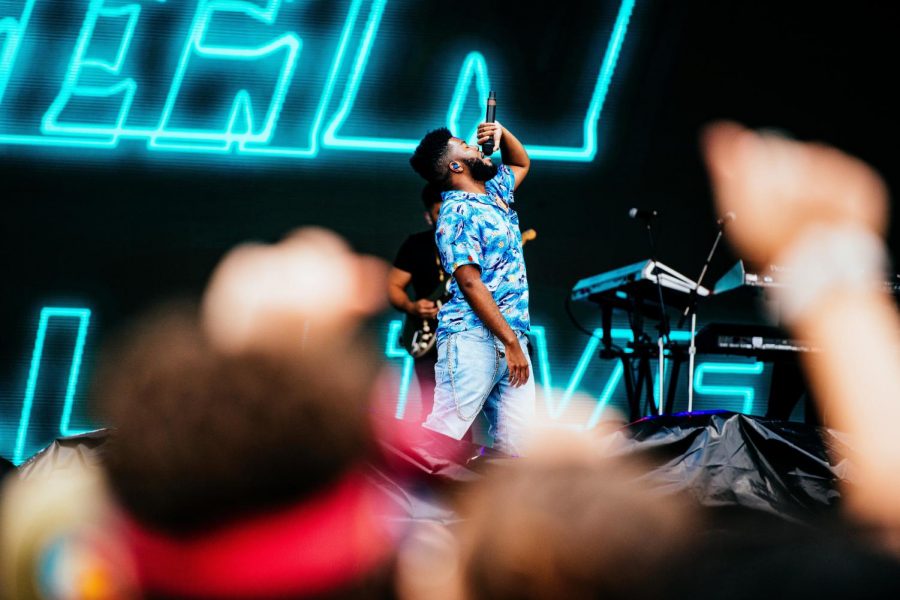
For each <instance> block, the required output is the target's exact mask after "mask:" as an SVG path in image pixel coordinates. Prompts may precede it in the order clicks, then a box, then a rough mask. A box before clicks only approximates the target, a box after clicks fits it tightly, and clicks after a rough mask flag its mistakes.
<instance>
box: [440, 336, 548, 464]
mask: <svg viewBox="0 0 900 600" xmlns="http://www.w3.org/2000/svg"><path fill="white" fill-rule="evenodd" d="M519 344H520V345H521V346H522V351H523V352H524V353H525V358H526V360H528V366H529V376H528V381H527V382H526V383H525V385H523V386H521V387H513V386H512V385H510V383H509V368H508V366H507V364H506V356H505V351H504V349H503V344H502V343H500V341H499V340H498V339H497V338H496V337H494V334H493V333H491V332H490V330H489V329H487V328H486V327H484V326H481V327H476V328H474V329H469V330H466V331H461V332H459V333H452V334H450V335H449V336H447V337H446V338H444V339H442V340H440V341H439V342H438V360H437V364H436V365H435V367H434V379H435V388H434V407H433V408H432V410H431V414H430V415H428V418H427V419H426V420H425V423H424V426H425V427H427V428H428V429H431V430H433V431H437V432H439V433H443V434H444V435H447V436H450V437H452V438H454V439H457V440H458V439H462V437H463V436H464V435H465V433H466V431H468V429H469V427H471V426H472V423H473V422H474V421H475V418H476V417H477V416H478V413H480V412H481V411H482V410H484V412H485V415H486V416H487V418H488V422H489V423H490V433H491V436H492V437H493V438H494V448H496V449H497V450H500V451H501V452H505V453H507V454H511V455H520V454H521V453H522V448H523V442H524V437H525V433H526V428H527V427H528V425H529V424H530V422H531V420H532V418H533V416H534V412H535V391H534V372H533V369H532V367H531V359H530V358H529V357H528V347H527V344H528V339H527V338H526V337H525V334H524V333H520V334H519Z"/></svg>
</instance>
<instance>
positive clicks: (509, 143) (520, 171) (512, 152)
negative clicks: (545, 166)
mask: <svg viewBox="0 0 900 600" xmlns="http://www.w3.org/2000/svg"><path fill="white" fill-rule="evenodd" d="M498 130H499V133H498ZM498 135H499V137H500V152H501V154H502V155H503V164H504V165H506V166H507V167H509V168H510V170H511V171H512V172H513V175H515V177H516V184H515V187H516V188H518V187H519V185H520V184H521V183H522V181H524V180H525V177H526V175H528V169H530V168H531V159H530V158H528V152H526V151H525V146H523V145H522V142H520V141H519V139H518V138H517V137H516V136H514V135H513V134H512V133H510V132H509V130H508V129H507V128H506V127H504V126H502V125H500V124H499V123H482V124H481V125H479V126H478V143H479V144H484V142H486V141H487V140H489V139H490V138H491V137H492V136H493V137H494V140H495V143H496V140H497V136H498Z"/></svg>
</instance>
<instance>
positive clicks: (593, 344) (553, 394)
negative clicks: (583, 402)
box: [12, 307, 765, 464]
mask: <svg viewBox="0 0 900 600" xmlns="http://www.w3.org/2000/svg"><path fill="white" fill-rule="evenodd" d="M51 319H58V320H60V319H68V320H73V319H74V320H75V321H76V322H77V326H78V330H77V334H76V337H75V343H74V346H73V348H72V354H71V359H70V361H69V364H68V377H67V380H66V390H65V396H64V398H63V406H62V414H61V417H60V421H59V433H60V434H61V435H64V436H66V435H75V434H77V433H81V431H79V430H75V429H73V428H72V427H71V420H72V413H73V409H74V403H75V391H76V388H77V386H78V381H79V375H80V372H81V364H82V360H83V356H84V349H85V340H86V338H87V333H88V327H89V325H90V320H91V311H90V309H87V308H62V307H44V308H43V309H42V310H41V313H40V320H39V323H38V329H37V334H36V336H35V341H34V349H33V351H32V355H31V367H30V369H29V373H28V380H27V384H26V388H25V395H24V399H23V401H22V408H21V414H20V417H19V424H18V430H17V435H16V440H15V445H14V448H13V456H12V460H13V462H14V463H15V464H20V463H21V462H22V460H23V459H24V458H25V457H26V445H27V444H26V443H27V441H28V434H29V428H30V426H31V418H32V412H33V407H34V398H35V392H36V389H37V387H38V384H39V379H40V375H41V371H42V369H41V367H42V362H44V361H43V360H42V359H43V354H44V347H45V340H46V336H47V330H48V327H49V325H50V321H51ZM401 327H402V323H401V321H398V320H393V321H391V322H390V323H389V324H388V327H387V339H386V343H385V355H386V356H387V357H388V358H390V359H394V360H401V361H402V362H401V365H402V366H401V372H400V382H399V385H398V390H397V404H396V410H395V417H396V418H398V419H402V418H403V417H404V414H405V411H406V406H407V399H408V394H409V388H410V385H411V383H412V380H413V372H414V369H413V359H412V358H411V357H410V356H409V355H408V354H407V353H406V352H405V351H404V350H403V349H402V348H400V347H399V346H398V345H397V339H398V337H399V333H400V329H401ZM611 334H612V337H613V338H614V339H617V340H625V341H627V340H630V339H632V332H631V330H629V329H613V330H612V332H611ZM601 337H602V331H601V330H599V329H598V330H596V331H595V332H594V336H593V337H591V338H589V340H588V342H587V344H586V345H585V347H584V350H583V351H582V353H581V357H580V358H579V360H578V362H577V364H576V365H575V368H574V370H573V371H572V373H571V374H570V376H569V380H568V383H567V384H566V387H565V389H564V390H562V393H561V395H560V396H559V398H558V399H557V394H558V393H559V391H558V390H555V389H554V386H553V379H552V374H551V356H550V353H549V352H548V347H547V331H546V329H545V328H544V327H543V326H540V325H534V326H532V331H531V340H532V342H533V343H534V345H535V351H536V353H535V358H536V365H535V371H536V373H535V375H536V377H537V378H538V380H539V382H540V384H541V389H542V394H543V397H542V399H543V402H544V406H545V409H546V412H547V414H548V416H549V417H550V418H551V419H554V420H559V419H561V418H562V417H563V415H564V413H565V411H566V409H567V408H568V407H569V405H570V404H571V402H572V400H573V397H574V395H575V393H576V392H578V391H579V390H582V388H583V387H584V378H585V375H586V373H587V369H588V366H589V363H590V362H591V361H592V360H595V359H596V357H597V356H598V353H597V350H598V349H599V344H600V339H601ZM688 338H689V336H688V333H687V332H684V331H676V332H673V333H672V339H674V340H676V341H686V340H687V339H688ZM764 366H765V365H764V364H763V363H759V362H757V363H722V362H704V363H699V364H698V365H697V367H696V375H695V378H694V382H695V385H694V389H695V390H696V391H697V393H699V394H706V395H709V396H713V397H717V398H723V397H724V398H740V399H742V400H743V404H742V409H741V412H744V413H749V412H750V411H751V410H752V408H753V403H754V400H755V398H756V390H755V388H754V387H753V385H752V384H751V382H752V381H753V380H752V379H751V380H748V381H747V383H746V384H744V385H735V384H729V385H724V384H720V385H710V384H708V383H707V381H706V378H707V377H708V376H709V375H723V376H724V375H727V376H731V378H733V377H734V376H751V377H755V376H759V375H761V374H762V373H763V370H764ZM622 375H623V371H622V365H621V362H619V361H615V364H614V365H613V367H612V371H611V372H609V374H608V375H607V376H606V380H605V382H604V383H603V384H602V386H601V390H600V393H599V394H597V395H596V396H595V397H596V404H595V405H594V408H593V410H592V411H591V414H590V415H589V416H588V418H587V420H586V421H585V422H584V423H583V424H580V425H579V427H580V428H584V429H592V428H593V427H595V426H596V425H597V424H598V423H599V421H600V418H601V417H602V415H603V412H604V411H605V409H606V408H607V406H608V405H609V403H610V402H611V401H612V400H613V396H614V394H615V392H616V391H617V390H620V389H621V382H622ZM729 381H730V379H729Z"/></svg>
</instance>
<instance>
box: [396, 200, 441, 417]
mask: <svg viewBox="0 0 900 600" xmlns="http://www.w3.org/2000/svg"><path fill="white" fill-rule="evenodd" d="M422 204H423V205H424V206H425V221H426V222H427V223H428V224H429V225H430V226H431V227H430V228H429V229H428V230H426V231H421V232H419V233H414V234H413V235H411V236H409V237H408V238H406V240H405V241H404V242H403V245H402V246H400V250H399V251H398V252H397V257H396V258H395V259H394V266H393V268H392V269H391V272H390V275H389V277H388V298H389V299H390V302H391V304H392V305H393V306H394V308H396V309H397V310H399V311H401V312H403V313H405V314H406V323H405V326H404V335H403V336H402V340H401V345H402V346H403V347H404V348H405V349H406V351H407V352H409V353H410V354H411V355H412V356H413V357H414V358H415V363H414V364H415V369H416V379H418V381H419V390H420V394H421V398H422V410H421V413H420V416H421V418H422V419H424V418H425V417H426V416H427V415H428V413H429V412H431V405H432V403H433V402H434V364H435V363H436V362H437V345H436V344H435V343H434V341H435V338H434V335H435V333H436V332H437V313H438V310H439V309H440V305H439V302H440V298H441V296H443V295H444V294H445V293H446V284H447V282H448V281H449V276H448V275H447V274H446V273H445V272H444V270H443V269H442V268H441V261H440V259H439V258H438V254H437V245H436V244H435V241H434V224H435V223H436V222H437V216H438V213H439V212H440V210H441V192H440V190H439V189H437V188H436V187H434V186H432V185H431V184H428V185H426V186H425V188H424V189H423V190H422ZM410 285H412V288H413V298H414V300H411V299H410V297H409V295H408V294H407V291H406V290H407V287H409V286H410Z"/></svg>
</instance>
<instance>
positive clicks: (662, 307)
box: [646, 218, 669, 414]
mask: <svg viewBox="0 0 900 600" xmlns="http://www.w3.org/2000/svg"><path fill="white" fill-rule="evenodd" d="M646 223H647V241H648V242H649V244H650V260H651V261H653V268H654V272H655V275H656V292H657V294H658V296H659V312H660V319H659V337H658V338H657V348H658V350H659V386H658V390H659V391H658V398H657V402H656V413H657V414H659V413H660V412H661V411H662V409H663V406H665V405H664V404H663V389H664V387H665V379H666V377H665V375H666V371H665V368H666V367H665V363H666V358H665V346H666V344H667V343H668V342H669V315H668V313H667V312H666V302H665V300H664V299H663V288H662V282H661V281H660V270H659V267H658V266H657V261H656V244H655V243H654V241H653V225H652V221H651V218H647V219H646Z"/></svg>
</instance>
